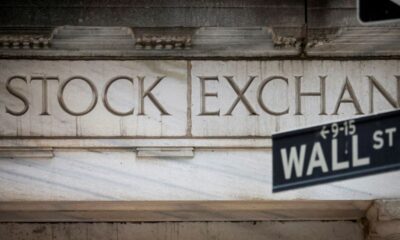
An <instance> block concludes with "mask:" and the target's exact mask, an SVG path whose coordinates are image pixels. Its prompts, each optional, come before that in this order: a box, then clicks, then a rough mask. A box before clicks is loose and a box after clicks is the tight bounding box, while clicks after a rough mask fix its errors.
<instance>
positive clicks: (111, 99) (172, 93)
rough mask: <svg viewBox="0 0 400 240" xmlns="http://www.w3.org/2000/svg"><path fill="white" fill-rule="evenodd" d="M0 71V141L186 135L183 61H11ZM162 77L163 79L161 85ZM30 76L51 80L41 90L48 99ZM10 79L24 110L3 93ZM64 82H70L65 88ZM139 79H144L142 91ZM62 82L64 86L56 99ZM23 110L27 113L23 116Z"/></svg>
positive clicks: (15, 99) (18, 103)
mask: <svg viewBox="0 0 400 240" xmlns="http://www.w3.org/2000/svg"><path fill="white" fill-rule="evenodd" d="M0 66H1V67H0V69H1V70H0V78H1V81H0V98H1V104H0V107H1V111H0V118H1V121H2V124H1V126H0V135H2V136H181V135H185V134H186V122H187V121H186V109H187V103H186V98H187V97H186V91H187V88H186V86H187V84H186V82H187V71H186V62H183V61H163V62H161V61H132V62H130V61H123V62H116V61H93V62H85V61H27V60H26V61H18V60H16V61H0ZM162 76H165V78H163V79H162V80H160V79H159V77H162ZM35 77H36V78H37V77H39V78H40V77H41V78H43V77H50V78H52V80H48V81H47V82H48V83H47V90H46V88H45V92H46V91H47V100H46V96H45V95H43V91H42V90H43V88H42V87H43V85H42V84H43V80H38V79H36V80H35V79H34V78H35ZM10 78H12V80H11V82H10V84H9V85H8V86H9V88H12V89H14V91H17V92H19V93H20V95H23V96H24V98H26V101H27V104H26V105H25V104H24V103H23V101H21V99H18V98H16V97H15V96H13V95H12V94H11V92H12V91H13V90H7V81H8V80H9V79H10ZM82 78H84V79H82ZM115 78H119V80H117V81H115V82H113V83H112V84H111V85H109V90H108V93H107V96H104V95H105V93H104V90H105V87H106V86H107V83H110V80H112V79H115ZM32 79H34V80H32ZM54 79H57V80H54ZM68 79H70V80H71V81H70V82H68V83H67V80H68ZM85 79H86V80H85ZM139 79H144V80H143V86H141V84H140V80H139ZM158 80H160V81H159V82H158ZM85 81H87V82H85ZM157 82H158V84H157V85H155V86H154V84H155V83H157ZM63 83H66V85H65V88H64V92H63V94H61V93H60V91H61V88H62V87H60V86H61V85H62V84H63ZM89 84H92V85H93V88H95V91H96V93H94V92H93V90H92V89H91V87H90V85H89ZM151 86H154V88H151ZM150 88H151V90H150V91H149V89H150ZM10 91H11V92H10ZM146 93H147V95H146ZM61 95H62V96H61ZM60 96H61V99H60ZM140 96H143V98H141V97H140ZM95 99H97V101H96V102H95V103H94V104H95V106H94V107H93V108H92V109H91V108H90V106H91V104H92V101H93V100H95ZM43 101H45V105H47V111H46V107H44V106H43ZM104 101H107V103H105V102H104ZM63 102H64V107H62V103H63ZM142 103H143V106H141V105H142ZM156 103H158V104H159V106H157V105H156ZM106 105H107V106H108V108H106ZM25 107H28V108H29V109H26V110H27V111H26V113H23V110H24V108H25ZM7 109H9V110H8V113H7ZM110 109H111V110H110ZM132 109H133V112H132V113H129V112H130V111H132ZM162 111H165V112H162ZM78 115H79V116H78Z"/></svg>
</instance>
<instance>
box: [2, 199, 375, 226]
mask: <svg viewBox="0 0 400 240" xmlns="http://www.w3.org/2000/svg"><path fill="white" fill-rule="evenodd" d="M370 202H371V201H364V200H359V201H353V200H347V201H318V200H314V201H301V200H298V201H256V200H254V201H120V202H118V201H113V202H108V201H90V202H88V201H72V202H71V201H61V202H59V201H48V202H29V201H26V202H0V222H114V221H132V222H146V221H238V220H240V221H256V220H260V221H261V220H262V221H271V220H292V221H294V220H297V221H298V220H325V221H326V220H359V219H361V218H363V217H364V216H365V212H366V210H367V208H368V206H370Z"/></svg>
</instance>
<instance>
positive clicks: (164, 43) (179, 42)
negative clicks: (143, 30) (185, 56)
mask: <svg viewBox="0 0 400 240" xmlns="http://www.w3.org/2000/svg"><path fill="white" fill-rule="evenodd" d="M135 46H136V48H137V49H146V50H150V49H188V48H190V47H191V46H192V38H191V37H190V36H154V35H153V36H152V35H149V36H143V37H138V38H136V39H135Z"/></svg>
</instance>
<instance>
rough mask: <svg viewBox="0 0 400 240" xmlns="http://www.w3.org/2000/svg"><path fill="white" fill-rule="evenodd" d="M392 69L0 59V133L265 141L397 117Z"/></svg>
mask: <svg viewBox="0 0 400 240" xmlns="http://www.w3.org/2000/svg"><path fill="white" fill-rule="evenodd" d="M391 62H393V63H396V64H389V63H391ZM393 66H395V67H393ZM397 66H399V65H398V64H397V60H391V61H380V60H375V61H372V60H371V61H366V62H365V61H364V62H362V61H361V62H360V61H348V62H341V61H191V64H188V63H187V62H186V61H35V60H21V61H12V60H0V69H1V70H0V83H1V84H0V91H3V94H0V98H1V99H0V100H1V101H0V118H1V119H2V124H1V126H0V132H1V133H2V134H3V135H5V136H101V137H103V136H105V137H106V136H152V137H158V136H179V137H197V136H199V137H207V136H215V137H218V136H223V137H229V136H237V137H252V136H270V135H271V134H273V133H274V132H277V131H282V130H286V129H293V128H298V127H305V126H309V125H313V124H318V123H321V121H324V122H327V121H333V120H339V119H342V118H349V117H353V116H354V115H361V114H365V113H376V112H380V111H387V110H392V109H397V108H400V69H399V67H397ZM4 69H5V70H4ZM2 86H3V87H2Z"/></svg>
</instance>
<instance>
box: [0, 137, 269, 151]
mask: <svg viewBox="0 0 400 240" xmlns="http://www.w3.org/2000/svg"><path fill="white" fill-rule="evenodd" d="M15 146H19V147H18V148H28V149H38V148H50V149H57V148H69V149H133V148H145V149H149V148H169V147H178V148H179V149H185V148H193V147H194V148H206V149H218V148H220V149H221V148H235V149H256V148H262V149H270V148H271V146H272V140H271V138H270V137H259V138H255V137H252V138H246V137H236V138H235V137H227V138H217V137H203V138H185V137H182V138H160V137H148V138H122V137H121V138H107V137H103V138H101V137H97V138H96V137H95V138H93V137H92V138H90V137H89V138H85V137H78V138H73V137H72V138H71V137H63V138H62V137H58V138H46V137H40V138H29V137H19V138H18V137H17V138H12V137H10V138H7V137H2V138H1V139H0V148H3V149H4V148H6V149H9V148H12V147H15Z"/></svg>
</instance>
